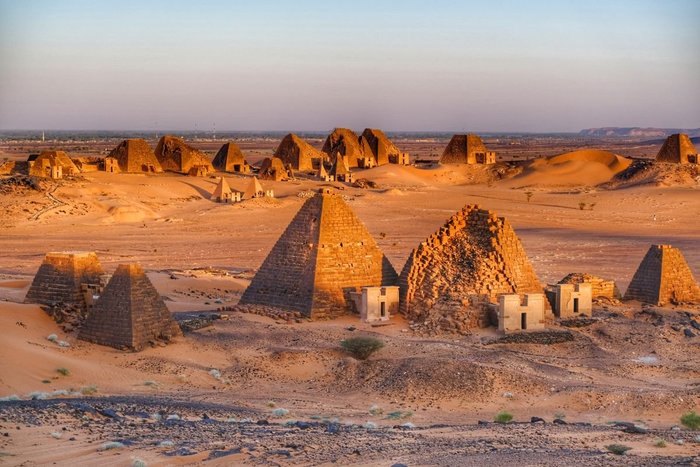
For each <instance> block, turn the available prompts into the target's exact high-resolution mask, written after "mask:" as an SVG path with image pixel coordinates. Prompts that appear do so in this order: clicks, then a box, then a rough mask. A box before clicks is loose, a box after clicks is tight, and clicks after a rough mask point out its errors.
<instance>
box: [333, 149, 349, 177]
mask: <svg viewBox="0 0 700 467" xmlns="http://www.w3.org/2000/svg"><path fill="white" fill-rule="evenodd" d="M349 173H350V167H348V160H347V158H346V157H345V156H341V155H340V154H336V156H335V162H334V163H333V165H332V166H331V175H333V176H334V177H335V179H336V180H338V175H340V176H341V177H342V176H343V175H347V174H349Z"/></svg>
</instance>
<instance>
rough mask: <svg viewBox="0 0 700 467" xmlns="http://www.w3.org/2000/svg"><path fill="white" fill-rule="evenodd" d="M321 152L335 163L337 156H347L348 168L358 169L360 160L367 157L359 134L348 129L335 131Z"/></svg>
mask: <svg viewBox="0 0 700 467" xmlns="http://www.w3.org/2000/svg"><path fill="white" fill-rule="evenodd" d="M321 151H322V152H324V153H326V154H327V155H328V156H327V157H330V158H331V161H332V162H333V163H335V156H336V155H337V154H340V155H341V156H345V157H346V158H347V163H348V167H357V166H358V165H359V160H360V159H362V158H363V157H365V156H364V153H363V151H362V146H361V145H360V139H359V138H358V137H357V134H356V133H355V132H354V131H352V130H349V129H347V128H336V129H334V130H333V132H332V133H331V134H330V135H328V137H327V138H326V141H325V142H324V143H323V149H321Z"/></svg>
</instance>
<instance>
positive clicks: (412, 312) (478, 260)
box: [399, 205, 543, 319]
mask: <svg viewBox="0 0 700 467" xmlns="http://www.w3.org/2000/svg"><path fill="white" fill-rule="evenodd" d="M399 283H400V285H401V297H400V309H401V312H402V313H404V314H405V315H406V316H407V317H409V318H410V319H419V318H421V319H422V318H425V317H427V316H428V314H429V313H430V310H431V309H432V308H433V307H434V306H435V305H436V304H438V302H441V301H442V302H445V303H450V302H454V303H458V302H459V301H462V300H466V299H468V297H470V296H473V295H480V296H485V297H487V298H488V299H489V300H491V301H495V300H496V298H497V296H498V295H499V294H503V293H509V294H511V293H518V294H522V293H529V292H535V293H542V291H543V288H542V285H541V284H540V281H539V280H538V279H537V275H536V274H535V271H534V269H533V268H532V265H531V264H530V260H529V259H528V258H527V255H526V253H525V249H524V248H523V246H522V244H521V243H520V240H519V239H518V237H517V235H516V234H515V232H514V231H513V228H512V227H511V226H510V224H509V223H508V221H507V220H505V218H503V217H497V216H496V215H495V214H494V213H492V212H490V211H487V210H485V209H479V207H478V206H476V205H468V206H466V207H464V208H463V209H462V210H460V211H458V212H457V213H456V214H454V215H453V216H452V217H451V218H450V219H449V220H448V221H447V223H445V225H444V226H442V227H441V228H440V229H439V230H438V231H437V232H435V233H434V234H432V235H431V236H429V237H428V238H427V240H426V241H424V242H422V243H421V244H420V245H419V246H418V248H416V249H414V250H413V251H412V252H411V254H410V256H409V258H408V261H407V262H406V265H405V266H404V268H403V271H402V272H401V278H400V280H399Z"/></svg>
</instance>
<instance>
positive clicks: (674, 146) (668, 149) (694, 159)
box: [656, 133, 700, 164]
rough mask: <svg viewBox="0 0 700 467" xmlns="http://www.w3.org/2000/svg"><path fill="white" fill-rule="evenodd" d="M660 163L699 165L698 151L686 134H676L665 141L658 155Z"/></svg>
mask: <svg viewBox="0 0 700 467" xmlns="http://www.w3.org/2000/svg"><path fill="white" fill-rule="evenodd" d="M656 160H657V161H659V162H674V163H676V164H689V163H692V164H697V163H698V162H700V161H699V160H698V151H697V150H696V149H695V146H694V145H693V142H692V141H691V140H690V138H689V137H688V135H687V134H685V133H676V134H673V135H671V136H669V137H668V138H666V141H664V145H663V146H661V149H660V150H659V153H658V154H657V155H656Z"/></svg>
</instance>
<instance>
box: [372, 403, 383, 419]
mask: <svg viewBox="0 0 700 467" xmlns="http://www.w3.org/2000/svg"><path fill="white" fill-rule="evenodd" d="M369 413H370V414H372V415H375V416H376V415H381V414H383V413H384V410H383V409H382V408H381V407H379V406H378V405H377V404H372V406H371V407H370V408H369Z"/></svg>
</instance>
